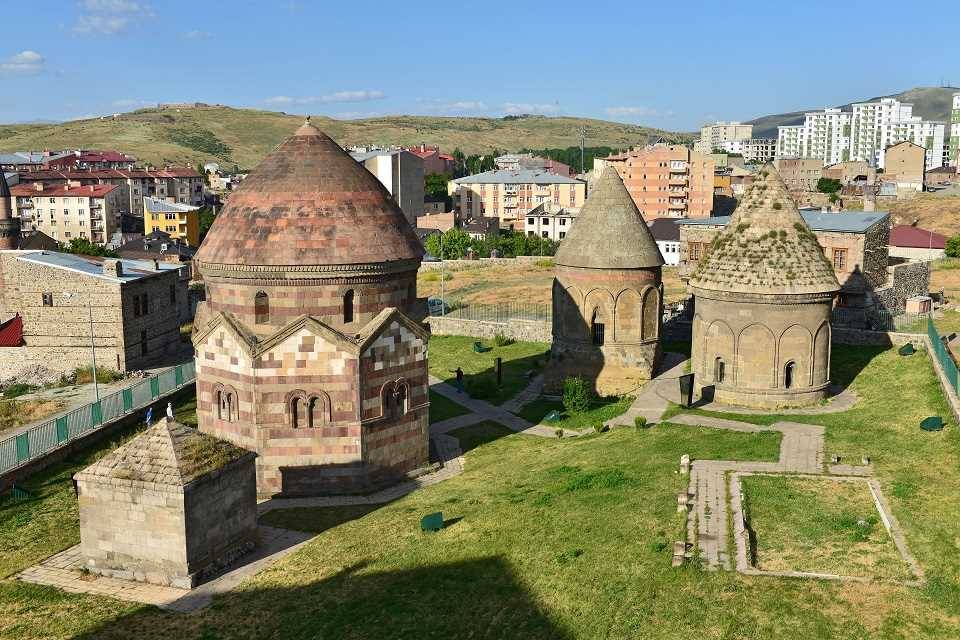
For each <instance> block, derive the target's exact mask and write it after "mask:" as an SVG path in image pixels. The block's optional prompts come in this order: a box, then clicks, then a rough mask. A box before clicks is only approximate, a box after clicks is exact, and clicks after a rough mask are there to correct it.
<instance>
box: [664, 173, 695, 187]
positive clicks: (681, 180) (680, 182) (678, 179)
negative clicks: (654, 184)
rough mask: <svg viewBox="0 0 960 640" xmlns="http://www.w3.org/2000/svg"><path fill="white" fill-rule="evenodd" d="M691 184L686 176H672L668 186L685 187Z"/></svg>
mask: <svg viewBox="0 0 960 640" xmlns="http://www.w3.org/2000/svg"><path fill="white" fill-rule="evenodd" d="M689 182H690V180H689V179H688V178H687V177H686V176H674V175H671V176H670V180H669V182H668V184H670V186H681V187H685V186H686V185H687V184H688V183H689Z"/></svg>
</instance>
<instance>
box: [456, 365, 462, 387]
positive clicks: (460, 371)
mask: <svg viewBox="0 0 960 640" xmlns="http://www.w3.org/2000/svg"><path fill="white" fill-rule="evenodd" d="M456 374H457V391H459V392H460V393H463V369H461V368H460V367H457V371H456Z"/></svg>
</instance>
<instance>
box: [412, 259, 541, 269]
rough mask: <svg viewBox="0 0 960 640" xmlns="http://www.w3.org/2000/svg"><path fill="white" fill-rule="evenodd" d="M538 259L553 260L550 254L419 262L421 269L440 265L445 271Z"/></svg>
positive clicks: (517, 263)
mask: <svg viewBox="0 0 960 640" xmlns="http://www.w3.org/2000/svg"><path fill="white" fill-rule="evenodd" d="M538 260H550V261H551V262H552V261H553V257H552V256H543V257H540V256H518V257H516V258H477V259H476V260H444V261H443V262H442V263H441V262H421V263H420V270H421V271H438V270H439V269H440V265H441V264H443V268H444V270H446V271H456V270H458V269H471V268H478V267H490V266H503V265H528V264H533V263H535V262H537V261H538Z"/></svg>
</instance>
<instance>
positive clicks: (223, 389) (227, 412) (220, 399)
mask: <svg viewBox="0 0 960 640" xmlns="http://www.w3.org/2000/svg"><path fill="white" fill-rule="evenodd" d="M213 402H214V404H216V405H217V420H223V421H224V422H233V419H234V417H237V418H239V417H240V407H239V404H238V402H237V392H236V391H234V390H233V388H232V387H227V386H224V385H223V384H221V383H219V382H218V383H217V384H216V386H214V387H213Z"/></svg>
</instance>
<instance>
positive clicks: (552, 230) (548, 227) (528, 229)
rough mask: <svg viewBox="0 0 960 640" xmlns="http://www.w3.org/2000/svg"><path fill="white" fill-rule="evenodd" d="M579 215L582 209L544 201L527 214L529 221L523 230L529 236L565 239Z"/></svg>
mask: <svg viewBox="0 0 960 640" xmlns="http://www.w3.org/2000/svg"><path fill="white" fill-rule="evenodd" d="M578 215H580V209H576V208H571V207H563V206H560V205H556V204H554V203H552V202H544V203H543V204H541V205H539V206H537V207H534V209H533V210H532V211H530V213H528V214H527V223H526V225H524V228H523V230H524V232H525V233H526V234H527V235H528V236H539V237H541V238H549V239H551V240H557V241H559V240H563V239H564V238H566V237H567V233H568V232H569V231H570V227H572V226H573V223H574V221H575V220H576V219H577V216H578Z"/></svg>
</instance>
